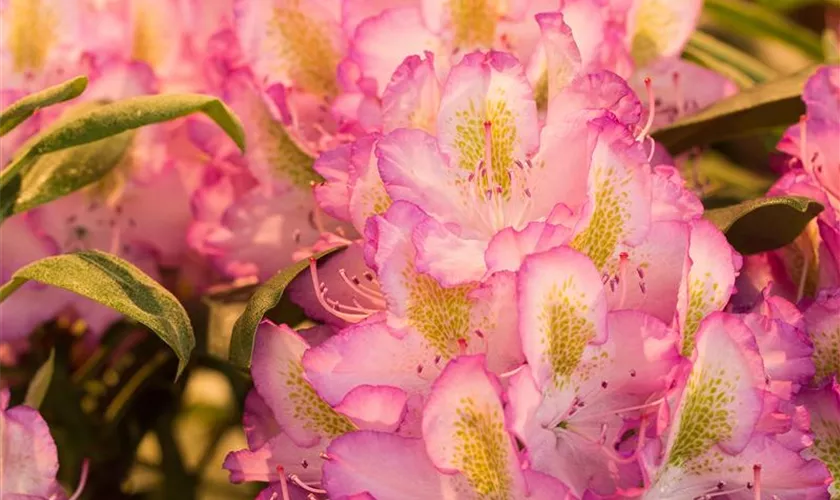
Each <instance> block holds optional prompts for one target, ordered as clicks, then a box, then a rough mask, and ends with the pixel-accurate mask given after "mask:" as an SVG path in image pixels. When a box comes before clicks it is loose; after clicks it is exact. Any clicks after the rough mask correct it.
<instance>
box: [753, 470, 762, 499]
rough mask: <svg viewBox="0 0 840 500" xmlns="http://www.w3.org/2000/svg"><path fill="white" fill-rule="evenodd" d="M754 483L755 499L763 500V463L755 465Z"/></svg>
mask: <svg viewBox="0 0 840 500" xmlns="http://www.w3.org/2000/svg"><path fill="white" fill-rule="evenodd" d="M753 484H755V488H753V492H754V493H753V494H754V495H755V500H761V464H755V465H753Z"/></svg>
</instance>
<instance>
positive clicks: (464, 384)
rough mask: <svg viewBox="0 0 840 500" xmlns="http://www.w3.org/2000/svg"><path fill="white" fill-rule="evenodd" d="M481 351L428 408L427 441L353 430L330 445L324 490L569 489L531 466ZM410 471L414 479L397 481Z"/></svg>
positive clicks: (435, 493) (431, 494) (531, 493)
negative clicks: (525, 463) (524, 461)
mask: <svg viewBox="0 0 840 500" xmlns="http://www.w3.org/2000/svg"><path fill="white" fill-rule="evenodd" d="M484 364H485V363H484V359H483V357H482V356H462V357H459V358H456V359H454V360H452V361H451V362H450V363H449V364H448V365H447V366H446V368H445V369H444V370H443V372H442V373H441V375H440V376H439V377H438V378H437V380H436V381H435V384H434V387H433V388H432V391H431V395H430V397H429V402H428V404H427V405H426V406H425V408H424V409H423V420H422V428H423V432H422V439H420V438H404V437H399V436H394V435H389V434H386V433H377V432H353V433H349V434H346V435H344V436H341V437H339V438H338V439H336V440H335V441H333V443H332V444H331V445H330V446H329V448H327V453H326V456H325V460H326V463H325V464H324V488H325V489H326V491H327V493H328V494H330V495H331V496H332V497H334V498H345V497H350V496H353V495H361V494H367V495H368V497H372V498H378V499H382V500H386V499H391V498H393V499H397V498H417V499H421V498H460V497H465V496H470V497H471V496H478V497H486V498H546V499H548V498H557V497H558V496H561V497H562V496H565V494H566V493H567V492H568V490H567V488H566V487H565V486H564V485H563V484H562V483H561V482H559V481H557V480H556V479H554V478H552V477H550V476H547V475H542V474H539V473H537V472H534V471H531V470H529V469H527V468H524V467H523V466H522V464H521V463H520V458H519V454H518V452H517V449H516V445H515V443H514V440H513V437H512V436H511V435H510V433H509V432H508V430H507V429H508V424H507V423H506V417H505V413H504V410H503V407H502V400H501V394H502V387H501V385H500V384H499V382H498V380H497V379H496V378H495V377H494V376H493V375H492V374H490V373H488V372H487V371H486V370H485V368H484ZM405 471H411V472H410V475H411V478H412V479H411V481H410V482H407V481H403V480H397V478H400V477H401V476H403V474H404V472H405Z"/></svg>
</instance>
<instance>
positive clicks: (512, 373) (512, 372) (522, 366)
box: [499, 365, 528, 379]
mask: <svg viewBox="0 0 840 500" xmlns="http://www.w3.org/2000/svg"><path fill="white" fill-rule="evenodd" d="M527 366H528V365H520V366H519V367H517V368H514V369H513V370H510V371H507V372H504V373H502V374H501V375H499V378H502V379H505V378H510V377H512V376H514V375H516V374H517V373H519V372H521V371H522V370H524V369H525V368H526V367H527Z"/></svg>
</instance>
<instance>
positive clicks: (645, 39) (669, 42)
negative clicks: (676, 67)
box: [627, 0, 703, 67]
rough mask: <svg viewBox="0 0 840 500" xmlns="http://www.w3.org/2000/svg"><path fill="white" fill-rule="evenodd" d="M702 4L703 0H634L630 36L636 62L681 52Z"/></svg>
mask: <svg viewBox="0 0 840 500" xmlns="http://www.w3.org/2000/svg"><path fill="white" fill-rule="evenodd" d="M702 7H703V1H702V0H634V1H633V3H632V7H631V8H630V12H629V13H628V14H629V21H628V29H627V36H628V42H629V44H630V47H631V51H632V54H633V59H634V60H635V62H636V64H637V65H638V66H640V67H641V66H647V65H648V64H650V63H652V62H654V61H656V60H658V59H662V58H665V57H675V56H679V55H680V53H681V52H682V49H683V46H684V45H685V43H686V42H687V41H688V38H689V36H690V35H691V33H692V32H693V31H694V29H695V27H696V25H697V18H698V17H699V16H700V10H701V8H702Z"/></svg>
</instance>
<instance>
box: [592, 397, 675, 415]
mask: <svg viewBox="0 0 840 500" xmlns="http://www.w3.org/2000/svg"><path fill="white" fill-rule="evenodd" d="M664 401H665V397H664V396H663V397H661V398H659V399H657V400H656V401H653V402H651V403H645V404H641V405H636V406H629V407H627V408H620V409H618V410H612V411H605V412H601V413H596V414H594V415H588V416H587V418H590V419H592V418H599V417H609V416H612V415H620V414H621V413H627V412H630V411H636V410H645V409H647V408H655V407H657V406H659V405H661V404H662V403H663V402H664Z"/></svg>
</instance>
